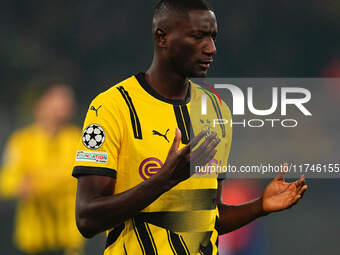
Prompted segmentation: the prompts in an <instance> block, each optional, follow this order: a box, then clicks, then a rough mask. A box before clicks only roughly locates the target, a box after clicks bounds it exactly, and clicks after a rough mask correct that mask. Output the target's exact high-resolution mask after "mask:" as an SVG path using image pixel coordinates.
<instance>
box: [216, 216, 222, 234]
mask: <svg viewBox="0 0 340 255" xmlns="http://www.w3.org/2000/svg"><path fill="white" fill-rule="evenodd" d="M215 229H216V231H217V233H218V234H220V233H221V228H220V223H219V219H218V217H217V216H216V220H215Z"/></svg>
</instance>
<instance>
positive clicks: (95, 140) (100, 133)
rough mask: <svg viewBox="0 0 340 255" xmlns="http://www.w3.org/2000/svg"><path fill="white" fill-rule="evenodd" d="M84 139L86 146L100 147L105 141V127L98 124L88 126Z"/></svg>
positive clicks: (92, 148)
mask: <svg viewBox="0 0 340 255" xmlns="http://www.w3.org/2000/svg"><path fill="white" fill-rule="evenodd" d="M82 141H83V144H84V145H85V146H86V148H88V149H91V150H95V149H98V148H99V147H100V146H102V145H103V143H104V141H105V132H104V129H103V128H102V127H101V126H99V125H98V124H91V125H89V126H87V127H86V128H85V130H84V132H83V137H82Z"/></svg>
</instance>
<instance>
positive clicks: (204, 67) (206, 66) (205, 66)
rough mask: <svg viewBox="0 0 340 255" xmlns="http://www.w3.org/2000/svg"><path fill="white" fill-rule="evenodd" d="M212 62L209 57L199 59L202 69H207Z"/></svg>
mask: <svg viewBox="0 0 340 255" xmlns="http://www.w3.org/2000/svg"><path fill="white" fill-rule="evenodd" d="M212 62H214V60H212V59H209V60H206V61H200V62H199V65H200V66H201V67H202V68H203V69H208V68H209V67H210V64H212Z"/></svg>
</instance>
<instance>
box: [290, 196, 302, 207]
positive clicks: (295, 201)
mask: <svg viewBox="0 0 340 255" xmlns="http://www.w3.org/2000/svg"><path fill="white" fill-rule="evenodd" d="M300 198H301V195H296V196H295V197H294V200H293V202H292V204H291V206H289V207H292V206H293V205H296V203H297V202H298V201H299V199H300Z"/></svg>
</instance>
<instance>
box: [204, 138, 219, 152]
mask: <svg viewBox="0 0 340 255" xmlns="http://www.w3.org/2000/svg"><path fill="white" fill-rule="evenodd" d="M220 142H221V139H220V138H215V139H213V140H212V141H211V143H210V144H208V145H207V151H208V152H211V151H212V150H213V149H215V148H216V146H217V145H218V144H219V143H220Z"/></svg>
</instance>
